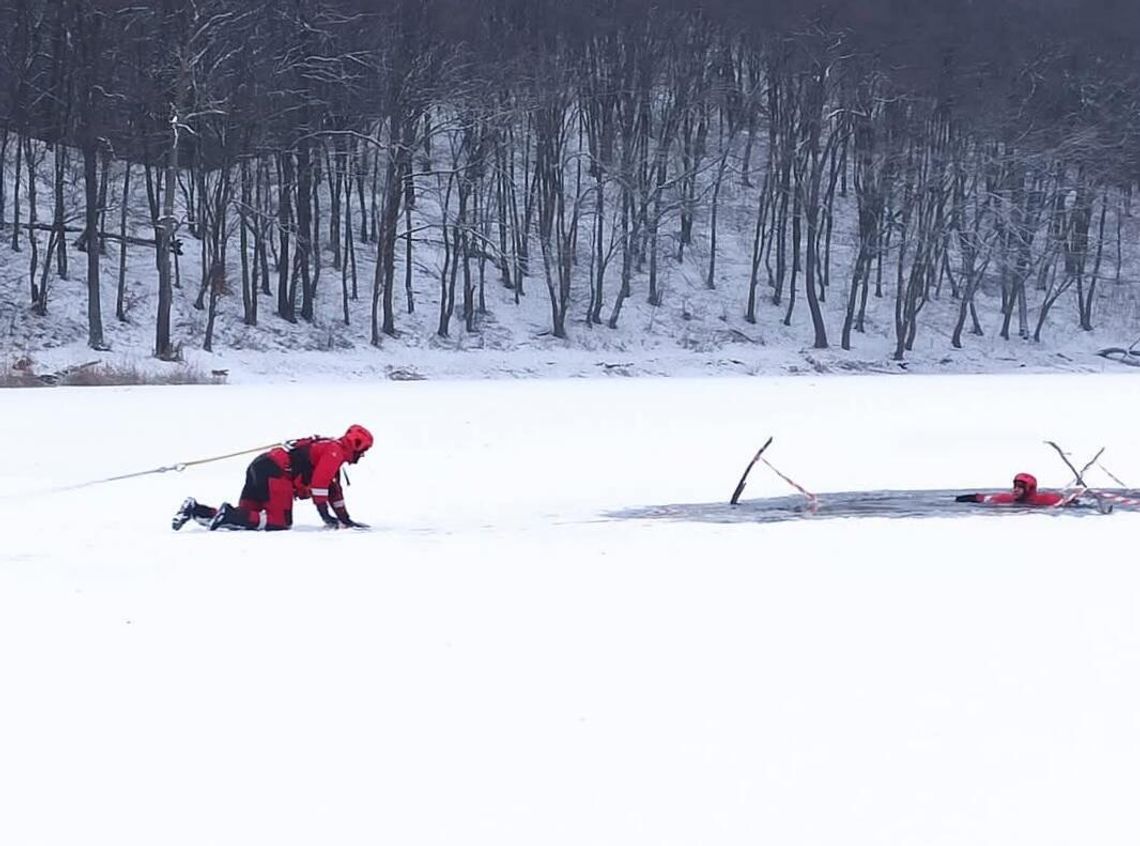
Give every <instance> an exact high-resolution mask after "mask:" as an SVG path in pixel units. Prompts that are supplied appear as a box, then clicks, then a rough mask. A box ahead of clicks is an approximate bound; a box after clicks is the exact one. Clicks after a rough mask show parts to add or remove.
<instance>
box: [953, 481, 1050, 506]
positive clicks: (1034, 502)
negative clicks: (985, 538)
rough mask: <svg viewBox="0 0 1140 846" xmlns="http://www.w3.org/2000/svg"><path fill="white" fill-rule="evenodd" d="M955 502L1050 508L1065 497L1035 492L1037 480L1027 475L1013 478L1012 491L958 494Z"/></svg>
mask: <svg viewBox="0 0 1140 846" xmlns="http://www.w3.org/2000/svg"><path fill="white" fill-rule="evenodd" d="M954 500H955V502H980V503H982V504H983V505H1027V506H1036V507H1038V508H1052V507H1055V506H1058V505H1061V504H1062V503H1064V502H1065V500H1066V496H1065V495H1064V494H1062V493H1058V492H1057V491H1039V490H1037V479H1036V478H1035V477H1034V476H1032V475H1030V474H1029V473H1018V474H1017V475H1016V476H1014V477H1013V490H1009V491H1002V492H1001V493H992V494H982V493H973V494H960V495H959V496H956V497H954Z"/></svg>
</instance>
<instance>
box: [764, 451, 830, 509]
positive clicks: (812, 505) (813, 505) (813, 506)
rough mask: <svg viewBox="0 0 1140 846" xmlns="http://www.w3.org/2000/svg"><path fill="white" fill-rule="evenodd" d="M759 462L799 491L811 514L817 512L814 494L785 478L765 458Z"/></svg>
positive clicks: (816, 500)
mask: <svg viewBox="0 0 1140 846" xmlns="http://www.w3.org/2000/svg"><path fill="white" fill-rule="evenodd" d="M760 460H761V461H763V462H764V463H765V464H766V465H768V469H769V470H771V471H772V472H773V473H775V474H776V475H777V476H779V477H780V478H781V479H783V480H784V481H785V482H787V483H788V484H789V485H791V486H792V487H793V488H795V489H796V490H797V491H799V492H800V493H802V494H803V495H804V496H806V497H807V499H808V508H810V509H811V511H812V513H813V514H814V513H815V512H817V511H818V510H819V497H817V496H816V495H815V494H813V493H812V492H811V491H809V490H807V489H806V488H804V487H802V486H800V485H799V484H797V483H796V482H795V481H793V480H792V479H789V478H788V477H787V476H785V475H784V474H783V473H781V472H780V471H779V470H777V469H776V468H775V467H773V466H772V462H770V461H769V460H768V459H767V458H764V457H763V456H761V457H760Z"/></svg>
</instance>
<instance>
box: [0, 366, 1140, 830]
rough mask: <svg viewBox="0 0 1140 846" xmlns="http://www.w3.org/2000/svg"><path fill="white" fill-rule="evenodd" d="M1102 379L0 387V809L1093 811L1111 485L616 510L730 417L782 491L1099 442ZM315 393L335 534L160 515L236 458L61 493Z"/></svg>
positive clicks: (1111, 800)
mask: <svg viewBox="0 0 1140 846" xmlns="http://www.w3.org/2000/svg"><path fill="white" fill-rule="evenodd" d="M1134 384H1135V383H1134V382H1133V381H1132V380H1130V379H1129V378H1128V377H1126V376H1089V375H1085V376H1079V377H1078V376H1063V375H1057V376H1022V377H1008V376H976V377H975V376H957V377H905V378H895V379H891V378H884V377H826V378H818V379H815V378H797V379H765V378H753V379H746V378H719V379H700V380H685V379H660V380H658V379H639V380H569V381H541V380H534V381H507V382H475V381H460V382H417V383H397V382H384V383H379V384H343V385H302V386H298V385H262V386H226V387H185V388H155V387H149V388H105V389H62V388H61V389H55V390H51V391H9V392H5V393H3V394H2V395H0V406H2V411H3V416H4V419H5V431H6V432H7V434H8V436H9V444H10V448H9V451H8V452H9V454H8V457H7V469H6V473H5V491H4V493H3V496H4V503H3V506H4V508H3V511H4V527H5V530H4V538H3V542H4V548H3V552H2V553H0V561H2V564H0V679H2V680H3V695H2V696H0V842H3V843H5V844H19V846H33V844H52V846H55V845H56V844H77V843H83V844H104V843H106V844H112V843H113V844H117V846H123V844H128V845H129V846H135V845H136V844H137V845H138V846H143V844H146V845H147V846H150V844H188V845H189V844H195V846H197V844H205V843H210V844H227V846H229V844H234V845H235V846H236V844H243V846H244V844H254V843H273V844H298V845H299V844H314V843H328V844H376V843H397V844H417V845H418V844H460V843H486V844H490V843H494V844H519V846H522V844H528V845H529V844H585V843H590V844H622V846H628V844H697V843H702V844H755V843H780V844H825V843H826V844H839V843H843V844H887V843H892V844H919V843H921V844H961V843H1001V844H1011V843H1033V844H1072V843H1096V844H1133V843H1135V842H1136V841H1137V837H1138V836H1140V822H1138V821H1137V818H1136V815H1135V813H1134V812H1133V807H1134V802H1135V799H1134V797H1135V796H1136V795H1137V793H1138V792H1140V775H1138V770H1137V767H1136V760H1137V759H1138V757H1140V721H1138V720H1137V717H1136V714H1137V705H1138V702H1140V680H1138V679H1140V676H1138V675H1137V672H1136V669H1137V666H1138V665H1140V630H1138V624H1137V619H1138V615H1137V611H1138V610H1140V609H1138V607H1137V596H1138V595H1140V576H1138V574H1137V568H1136V561H1135V554H1134V551H1135V548H1136V538H1137V530H1138V529H1140V516H1137V514H1135V513H1128V512H1123V511H1122V512H1118V513H1116V514H1113V515H1112V516H1109V517H1103V518H1102V517H1095V518H1092V519H1072V518H1067V517H1063V518H1056V517H1048V516H1045V515H1019V516H1017V517H1011V518H1010V519H992V518H988V517H983V516H982V515H980V514H979V515H978V516H977V517H963V518H961V519H954V520H939V519H911V520H897V519H877V518H861V519H832V520H821V519H812V518H810V517H805V518H803V519H801V520H795V521H789V522H782V523H767V524H763V523H748V522H735V523H731V524H723V523H716V522H711V521H702V520H699V519H694V520H684V519H680V520H655V519H637V518H633V517H621V516H615V515H617V513H618V512H622V511H623V510H625V511H628V510H631V509H639V508H640V509H651V508H653V507H656V506H663V505H669V504H683V503H691V504H694V505H699V504H702V503H718V502H725V501H727V498H728V496H729V495H730V494H731V492H732V488H733V486H734V485H735V483H736V480H737V478H738V476H739V473H740V470H741V469H742V468H743V465H744V464H745V463H746V462H747V460H748V459H749V458H750V457H751V455H752V454H753V452H754V451H755V449H756V447H757V446H758V445H759V444H760V443H761V442H762V441H763V439H764V438H765V437H767V435H769V434H772V435H774V436H775V443H774V446H773V448H772V449H771V450H770V451H769V453H768V456H769V457H770V458H771V459H772V461H773V463H775V464H776V465H777V466H778V467H780V469H781V470H784V471H785V472H787V473H789V474H791V475H792V476H793V477H794V478H796V480H797V481H799V482H800V483H802V484H804V485H805V486H807V487H809V488H810V489H811V490H813V491H815V492H816V493H818V494H819V496H820V498H821V501H823V502H826V493H827V492H828V491H843V490H869V489H891V490H906V489H916V490H917V489H932V488H946V489H954V488H979V487H980V488H1002V487H1005V486H1007V485H1008V481H1009V478H1011V477H1012V475H1013V473H1015V472H1017V471H1019V470H1029V471H1031V472H1035V473H1036V474H1037V475H1038V477H1039V478H1040V480H1041V483H1042V485H1043V486H1053V487H1057V486H1062V485H1064V484H1065V483H1066V482H1067V481H1068V478H1067V476H1066V471H1065V468H1064V466H1063V465H1062V464H1061V462H1060V461H1058V460H1057V457H1056V455H1055V454H1053V453H1052V452H1051V450H1049V448H1048V447H1045V446H1044V445H1043V444H1042V441H1043V440H1044V439H1046V438H1052V439H1055V440H1057V441H1058V442H1060V443H1062V444H1064V445H1065V446H1066V448H1068V449H1070V450H1071V451H1072V452H1073V454H1074V455H1075V456H1078V457H1079V456H1081V455H1083V454H1084V453H1086V452H1087V453H1088V454H1090V455H1091V454H1092V453H1093V452H1095V450H1096V449H1097V448H1098V447H1100V446H1107V447H1108V449H1107V451H1106V453H1105V456H1104V460H1105V463H1106V464H1107V465H1108V466H1109V467H1110V468H1111V469H1112V472H1113V473H1115V474H1116V475H1118V476H1119V477H1121V478H1123V479H1125V480H1131V479H1135V478H1140V459H1138V458H1137V456H1136V453H1135V451H1134V449H1133V440H1134V431H1133V430H1134V422H1135V420H1136V417H1137V406H1138V400H1137V394H1136V391H1135V387H1134ZM267 409H273V414H272V415H268V414H267V413H266V410H267ZM313 409H319V410H320V411H319V413H318V414H317V415H316V416H314V414H313ZM350 422H362V423H365V424H367V425H369V426H370V427H372V429H373V431H374V432H375V433H376V435H377V446H376V447H375V448H374V449H373V451H372V452H371V453H370V454H369V455H368V456H366V458H365V459H364V460H363V461H362V462H361V463H360V464H359V465H357V466H356V467H355V468H351V469H350V473H351V486H350V487H349V488H348V490H347V497H348V506H349V509H350V511H351V512H352V514H353V515H354V516H356V517H358V518H359V519H361V520H365V521H368V522H371V523H372V524H373V527H374V528H373V530H372V531H371V532H368V533H363V532H352V531H345V532H327V531H324V530H321V529H318V526H319V525H320V524H319V519H318V518H317V516H316V514H315V512H314V511H313V509H312V507H311V505H310V504H308V503H298V510H297V512H296V513H297V519H298V522H299V525H298V526H297V528H296V530H295V531H292V532H288V533H278V534H268V535H267V534H263V533H252V532H251V533H220V532H216V533H211V532H207V531H203V530H201V529H199V528H198V527H197V526H194V525H189V526H187V527H185V528H184V529H183V530H182V531H181V532H179V533H174V532H171V531H170V528H169V519H170V515H171V513H172V512H173V510H174V509H175V508H176V507H177V506H178V504H179V503H180V502H181V500H182V498H183V497H184V496H187V495H194V496H197V497H198V498H200V499H201V500H203V501H205V502H210V503H212V504H217V502H219V501H221V500H222V499H231V500H232V499H233V498H234V497H235V496H236V495H237V493H238V490H239V489H240V485H241V478H242V473H243V471H244V466H245V459H242V458H239V459H232V460H228V461H222V462H218V463H214V464H206V465H202V466H199V467H192V468H188V469H187V470H186V471H185V472H183V473H175V472H169V473H164V474H156V475H150V476H144V477H141V478H137V479H132V480H127V481H122V482H116V483H111V484H105V485H95V486H90V487H86V488H79V489H71V490H60V489H63V488H68V487H69V486H72V485H75V484H77V483H81V482H85V481H89V480H94V479H99V478H103V477H106V476H111V475H117V474H121V473H126V472H131V471H135V470H145V469H149V468H152V467H159V466H165V465H169V464H173V463H177V462H180V461H187V460H192V459H195V458H201V457H208V456H211V455H217V454H221V453H226V452H232V451H234V450H236V449H241V448H244V447H247V446H255V445H257V444H261V443H268V442H272V441H274V440H277V439H280V438H285V437H292V436H299V435H304V434H309V433H311V432H312V431H318V432H337V431H339V430H341V429H342V428H343V427H344V426H345V425H347V424H348V423H350ZM1091 475H1092V474H1091V473H1090V476H1091ZM791 493H794V491H791V490H790V489H789V488H788V487H787V486H786V484H785V483H783V482H782V481H780V480H779V479H778V478H776V477H775V476H773V475H772V474H771V473H770V472H769V471H767V470H766V469H765V468H763V467H757V468H755V469H754V471H753V473H752V475H751V476H750V478H749V483H748V487H747V489H746V490H745V493H744V501H745V503H747V502H749V501H752V500H755V499H756V498H760V497H769V496H785V495H788V494H791Z"/></svg>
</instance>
